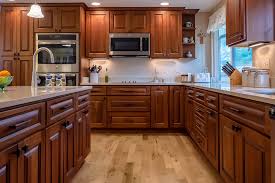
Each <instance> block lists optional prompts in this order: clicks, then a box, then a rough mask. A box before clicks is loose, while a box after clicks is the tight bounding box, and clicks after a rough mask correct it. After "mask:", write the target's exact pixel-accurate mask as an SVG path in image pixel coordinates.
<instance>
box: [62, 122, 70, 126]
mask: <svg viewBox="0 0 275 183" xmlns="http://www.w3.org/2000/svg"><path fill="white" fill-rule="evenodd" d="M69 123H70V122H69V121H66V122H64V123H62V126H63V127H64V128H67V126H68V125H69Z"/></svg>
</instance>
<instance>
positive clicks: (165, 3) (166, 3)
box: [160, 2, 169, 6]
mask: <svg viewBox="0 0 275 183" xmlns="http://www.w3.org/2000/svg"><path fill="white" fill-rule="evenodd" d="M160 5H161V6H168V5H169V3H168V2H162V3H160Z"/></svg>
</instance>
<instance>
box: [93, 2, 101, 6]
mask: <svg viewBox="0 0 275 183" xmlns="http://www.w3.org/2000/svg"><path fill="white" fill-rule="evenodd" d="M100 5H101V4H100V3H99V2H92V6H100Z"/></svg>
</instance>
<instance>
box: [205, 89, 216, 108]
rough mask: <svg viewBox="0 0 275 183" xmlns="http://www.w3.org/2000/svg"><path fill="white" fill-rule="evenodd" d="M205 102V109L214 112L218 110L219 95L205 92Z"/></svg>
mask: <svg viewBox="0 0 275 183" xmlns="http://www.w3.org/2000/svg"><path fill="white" fill-rule="evenodd" d="M205 101H206V106H207V107H209V108H211V109H213V110H215V111H218V110H219V95H218V94H217V93H213V92H207V93H206V97H205Z"/></svg>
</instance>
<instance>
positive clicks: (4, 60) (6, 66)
mask: <svg viewBox="0 0 275 183" xmlns="http://www.w3.org/2000/svg"><path fill="white" fill-rule="evenodd" d="M0 70H8V71H9V72H10V73H11V75H12V76H13V77H14V79H13V81H12V84H11V85H12V86H16V85H19V81H18V80H19V76H18V75H17V74H18V72H17V60H15V58H14V57H0Z"/></svg>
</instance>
